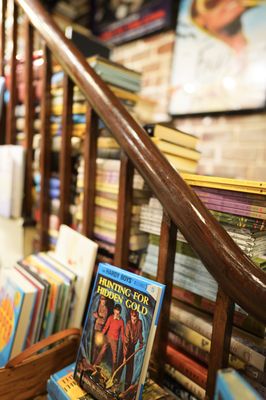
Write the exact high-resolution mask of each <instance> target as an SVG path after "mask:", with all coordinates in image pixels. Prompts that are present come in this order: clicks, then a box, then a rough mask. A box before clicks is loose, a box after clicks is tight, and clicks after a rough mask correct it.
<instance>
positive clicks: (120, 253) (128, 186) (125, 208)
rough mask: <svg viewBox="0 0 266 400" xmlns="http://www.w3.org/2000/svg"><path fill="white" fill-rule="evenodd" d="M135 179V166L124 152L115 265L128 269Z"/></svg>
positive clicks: (118, 205) (118, 203) (120, 175)
mask: <svg viewBox="0 0 266 400" xmlns="http://www.w3.org/2000/svg"><path fill="white" fill-rule="evenodd" d="M133 177H134V166H133V164H132V162H131V160H130V159H129V158H128V157H127V155H126V154H125V153H124V152H122V154H121V166H120V174H119V193H118V202H117V223H116V241H115V257H114V264H115V265H116V266H118V267H120V268H127V267H128V256H129V241H130V225H131V208H132V204H133Z"/></svg>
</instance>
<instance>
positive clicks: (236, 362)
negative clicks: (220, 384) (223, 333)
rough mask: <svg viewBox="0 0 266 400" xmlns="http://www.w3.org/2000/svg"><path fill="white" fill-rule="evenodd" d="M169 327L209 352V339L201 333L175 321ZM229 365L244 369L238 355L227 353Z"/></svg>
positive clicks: (243, 364)
mask: <svg viewBox="0 0 266 400" xmlns="http://www.w3.org/2000/svg"><path fill="white" fill-rule="evenodd" d="M171 329H172V330H173V332H174V333H175V334H177V335H178V336H180V337H181V338H183V339H184V340H186V341H187V342H189V343H191V344H193V345H194V346H196V347H199V348H200V349H201V350H203V351H206V352H208V353H210V349H211V340H210V339H208V338H206V337H205V336H203V335H201V334H200V333H198V332H196V331H194V330H193V329H191V328H189V327H187V326H185V325H183V324H181V323H179V322H176V324H175V326H173V325H172V327H171ZM229 365H231V366H232V367H234V368H235V369H244V368H245V363H244V362H243V361H242V360H240V359H239V358H238V357H236V356H234V355H232V354H231V353H230V354H229Z"/></svg>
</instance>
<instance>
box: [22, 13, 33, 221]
mask: <svg viewBox="0 0 266 400" xmlns="http://www.w3.org/2000/svg"><path fill="white" fill-rule="evenodd" d="M32 57H33V27H32V25H31V24H30V22H29V20H28V19H26V21H25V64H24V65H25V148H26V171H25V198H24V215H25V217H26V218H31V217H32V161H33V149H32V140H33V119H34V112H35V110H34V86H33V60H32Z"/></svg>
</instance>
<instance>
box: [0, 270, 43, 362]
mask: <svg viewBox="0 0 266 400" xmlns="http://www.w3.org/2000/svg"><path fill="white" fill-rule="evenodd" d="M35 297H36V289H35V287H34V286H33V285H32V284H31V283H30V282H28V281H27V279H26V278H24V277H23V275H21V274H20V273H19V272H18V271H16V270H15V269H10V270H7V271H4V273H3V277H1V285H0V367H4V366H5V364H6V363H7V361H8V360H9V358H10V357H14V356H16V355H17V354H18V353H19V352H20V351H22V350H23V348H24V346H25V345H26V339H27V333H28V331H29V328H30V321H31V315H32V311H33V307H34V304H35Z"/></svg>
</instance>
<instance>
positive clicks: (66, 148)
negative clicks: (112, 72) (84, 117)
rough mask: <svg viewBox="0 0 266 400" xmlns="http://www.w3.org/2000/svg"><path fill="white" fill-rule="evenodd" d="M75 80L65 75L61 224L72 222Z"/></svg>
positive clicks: (61, 158)
mask: <svg viewBox="0 0 266 400" xmlns="http://www.w3.org/2000/svg"><path fill="white" fill-rule="evenodd" d="M73 87H74V85H73V81H72V80H71V79H70V78H69V77H68V76H67V75H65V76H64V82H63V90H64V98H63V115H62V145H61V151H60V164H59V175H60V209H59V221H60V224H67V225H69V224H70V201H71V180H72V171H71V135H72V106H73Z"/></svg>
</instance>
